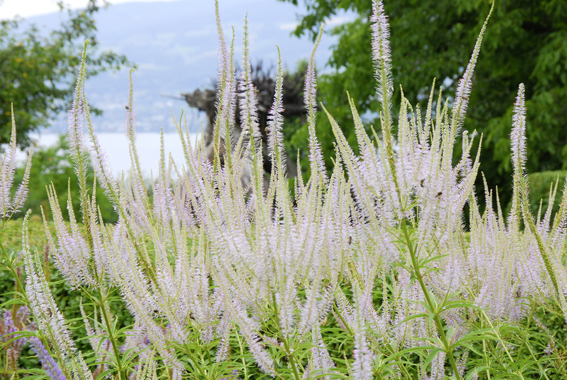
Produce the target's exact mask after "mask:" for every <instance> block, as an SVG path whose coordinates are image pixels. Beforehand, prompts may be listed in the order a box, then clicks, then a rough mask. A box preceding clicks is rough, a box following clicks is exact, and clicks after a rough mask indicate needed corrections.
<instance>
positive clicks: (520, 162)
mask: <svg viewBox="0 0 567 380" xmlns="http://www.w3.org/2000/svg"><path fill="white" fill-rule="evenodd" d="M510 140H511V142H512V162H513V165H514V185H515V186H514V194H513V203H512V207H517V204H518V203H519V204H520V207H521V210H522V215H523V219H524V223H525V224H526V225H527V226H528V228H529V229H530V232H531V233H532V234H533V235H534V236H535V238H536V242H537V246H538V249H539V253H540V255H541V258H542V260H543V262H544V264H545V268H546V269H547V273H548V274H549V278H550V279H551V283H552V284H553V287H554V288H555V291H556V294H557V295H558V296H559V297H561V298H562V299H563V298H564V296H563V292H562V291H561V289H560V288H559V284H558V282H557V276H556V275H555V270H554V269H553V263H552V261H551V260H552V259H551V258H550V257H549V254H548V248H547V247H546V244H545V243H544V241H543V239H542V237H541V233H540V231H538V229H537V227H536V224H535V221H534V217H533V215H532V213H531V210H530V202H529V194H528V193H529V191H528V183H527V180H526V178H525V176H524V170H525V162H526V104H525V88H524V84H523V83H522V84H520V86H519V88H518V96H517V98H516V103H515V104H514V116H513V120H512V132H511V134H510ZM518 191H519V194H518ZM518 198H519V199H518ZM563 303H565V301H564V300H563ZM566 306H567V305H566Z"/></svg>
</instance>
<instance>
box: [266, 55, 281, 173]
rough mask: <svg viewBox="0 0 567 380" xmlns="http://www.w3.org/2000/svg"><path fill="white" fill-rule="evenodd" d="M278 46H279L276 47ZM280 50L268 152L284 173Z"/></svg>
mask: <svg viewBox="0 0 567 380" xmlns="http://www.w3.org/2000/svg"><path fill="white" fill-rule="evenodd" d="M276 46H277V45H276ZM277 48H278V78H277V81H276V92H275V94H274V103H273V104H272V108H271V109H270V112H269V113H268V151H269V152H270V155H271V156H272V162H275V163H276V165H277V167H278V170H280V171H281V172H282V173H284V167H285V166H284V165H285V157H284V151H285V150H284V145H283V137H282V125H283V115H282V112H283V69H282V53H281V51H280V47H279V46H277Z"/></svg>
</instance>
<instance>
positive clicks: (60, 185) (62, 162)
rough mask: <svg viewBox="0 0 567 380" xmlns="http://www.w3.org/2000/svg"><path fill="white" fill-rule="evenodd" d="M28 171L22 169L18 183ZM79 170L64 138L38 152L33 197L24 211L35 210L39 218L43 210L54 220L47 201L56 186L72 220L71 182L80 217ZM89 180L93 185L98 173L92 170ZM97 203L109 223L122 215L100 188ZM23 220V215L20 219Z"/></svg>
mask: <svg viewBox="0 0 567 380" xmlns="http://www.w3.org/2000/svg"><path fill="white" fill-rule="evenodd" d="M24 171H25V167H23V166H22V167H20V168H18V169H17V171H16V181H18V183H19V182H21V181H22V178H23V176H24ZM76 180H77V179H76V177H75V169H74V167H73V162H72V160H71V158H70V152H69V143H68V142H67V137H66V136H65V135H61V136H60V137H59V140H58V142H57V143H56V144H55V145H53V146H50V147H45V148H40V149H39V150H37V151H35V152H34V156H33V160H32V169H31V176H30V184H29V195H28V198H27V200H26V202H25V204H24V207H23V208H22V209H23V210H32V213H33V214H35V215H41V209H42V208H43V211H44V213H45V214H46V217H47V219H48V220H51V219H52V217H51V208H50V207H49V200H48V199H47V191H46V187H47V186H48V185H50V184H53V187H54V189H55V191H56V192H57V196H58V199H59V204H60V205H62V206H63V207H62V211H63V216H64V217H65V218H66V219H68V218H69V215H68V211H67V207H66V205H67V201H68V199H69V184H70V183H69V181H71V187H70V188H71V200H72V204H73V210H74V212H75V215H80V199H79V198H80V194H79V188H78V186H77V185H76V184H75V183H73V182H76ZM87 180H88V181H89V182H90V183H92V182H93V180H94V171H93V169H92V167H90V166H89V168H88V175H87ZM96 196H97V202H98V205H99V207H100V211H101V213H102V216H103V219H104V221H105V222H108V223H114V222H116V221H117V220H118V215H117V214H116V212H114V209H113V207H112V204H111V203H110V202H109V201H108V199H107V198H106V196H105V195H104V192H103V190H102V189H101V188H100V187H97V193H96ZM20 216H22V217H23V215H20Z"/></svg>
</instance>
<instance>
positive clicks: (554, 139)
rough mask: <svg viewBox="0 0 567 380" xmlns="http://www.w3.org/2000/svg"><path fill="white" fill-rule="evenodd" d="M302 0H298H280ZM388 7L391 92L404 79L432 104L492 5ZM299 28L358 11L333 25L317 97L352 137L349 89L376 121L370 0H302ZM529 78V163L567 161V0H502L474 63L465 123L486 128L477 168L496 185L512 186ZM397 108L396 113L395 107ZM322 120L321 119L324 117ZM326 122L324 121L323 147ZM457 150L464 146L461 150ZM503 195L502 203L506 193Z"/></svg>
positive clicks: (461, 2) (404, 2)
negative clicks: (517, 121)
mask: <svg viewBox="0 0 567 380" xmlns="http://www.w3.org/2000/svg"><path fill="white" fill-rule="evenodd" d="M280 1H285V2H291V3H293V4H296V5H297V4H298V0H280ZM384 3H385V4H384V5H385V9H386V13H387V14H388V15H389V17H390V28H391V46H392V65H393V73H394V83H395V85H394V88H395V91H396V93H395V95H394V97H395V98H396V97H397V98H398V99H399V96H400V84H403V92H404V95H405V96H406V97H407V98H408V99H409V100H410V101H411V102H412V104H416V103H421V106H422V108H423V107H424V106H425V105H426V104H424V103H425V102H426V97H427V95H428V94H429V91H430V89H431V83H432V80H433V78H437V85H440V84H442V85H443V87H444V89H443V93H444V94H445V95H446V96H449V97H451V96H452V95H453V94H454V91H455V88H456V84H457V83H456V82H457V79H458V78H459V77H460V75H462V72H463V70H464V67H465V66H466V64H467V63H468V60H469V58H470V55H471V53H472V49H473V47H474V42H475V39H476V37H477V36H478V33H479V31H480V28H481V26H482V23H483V22H484V20H485V18H486V16H487V15H488V13H489V9H490V5H491V4H490V3H491V2H489V1H488V0H420V1H416V0H395V1H394V0H385V1H384ZM304 4H305V5H306V8H307V13H306V14H305V15H303V16H301V17H300V18H299V20H300V22H299V25H298V27H297V28H296V30H295V32H294V33H295V34H296V35H298V36H300V35H302V34H308V35H310V36H311V37H312V38H315V36H316V33H317V32H318V31H319V27H320V24H321V23H323V22H325V21H327V20H329V19H330V18H331V17H333V16H334V15H336V14H337V13H338V12H341V11H350V12H354V13H355V14H356V15H357V17H356V19H355V20H354V21H352V22H348V23H345V24H342V25H340V26H338V27H335V28H333V29H331V30H329V31H327V33H329V34H331V35H335V36H338V37H339V41H338V43H337V44H336V45H335V46H334V47H333V51H332V56H331V58H330V60H329V62H328V63H327V65H328V66H329V67H330V68H331V69H332V70H333V71H332V72H331V73H329V74H327V75H324V76H322V77H321V79H320V81H319V89H320V91H319V94H320V100H321V101H322V102H323V104H324V105H325V107H327V108H328V109H329V111H330V112H331V114H333V115H334V116H336V117H337V119H338V122H339V124H340V125H341V127H342V128H343V130H345V132H346V134H347V135H349V136H350V139H351V142H354V140H355V139H354V136H353V132H352V120H351V117H350V110H349V109H348V101H347V91H348V92H349V93H350V96H351V97H352V98H353V99H354V101H355V102H356V105H357V106H358V109H359V112H360V113H361V114H364V115H365V116H366V120H367V121H368V123H369V124H374V125H378V124H379V121H378V120H377V112H378V111H379V105H378V102H377V100H376V96H375V95H376V89H375V81H374V80H373V78H372V72H373V70H372V57H371V49H370V27H369V16H370V11H371V4H372V2H371V1H370V0H304ZM519 83H525V85H526V100H527V108H528V124H527V137H528V160H527V162H528V170H529V171H531V172H534V171H544V170H557V169H561V168H563V169H565V168H566V167H567V128H566V127H567V106H566V104H567V1H566V0H541V1H533V0H517V1H506V0H502V1H498V2H497V3H496V5H495V8H494V12H493V14H492V16H491V19H490V22H489V26H488V29H487V32H486V35H485V38H484V42H483V46H482V49H481V53H480V58H479V61H478V64H477V68H476V70H475V77H474V82H473V90H472V94H471V99H470V102H469V111H468V112H467V122H466V123H465V128H466V129H467V130H468V131H469V132H472V131H474V130H476V131H477V132H479V133H482V134H483V135H484V139H483V147H482V153H481V162H482V166H481V170H482V171H483V172H484V174H485V175H486V177H487V180H488V183H489V186H490V187H494V186H498V187H499V188H500V189H501V190H502V189H503V190H504V198H505V199H504V202H505V201H506V200H507V194H509V189H510V183H511V181H510V173H511V165H510V148H509V147H510V139H509V134H510V125H511V114H512V105H513V103H514V96H515V94H516V92H517V88H518V84H519ZM398 103H399V102H398ZM394 114H396V113H395V112H394ZM325 122H326V121H325V120H323V119H322V120H321V123H320V124H319V125H322V124H325ZM329 130H330V128H324V127H321V128H318V130H317V133H318V135H319V136H320V138H321V140H323V144H324V145H325V147H324V148H325V151H326V153H327V154H329V153H332V145H331V144H332V140H333V139H332V136H331V133H330V132H329ZM457 153H458V152H457ZM504 204H506V203H504Z"/></svg>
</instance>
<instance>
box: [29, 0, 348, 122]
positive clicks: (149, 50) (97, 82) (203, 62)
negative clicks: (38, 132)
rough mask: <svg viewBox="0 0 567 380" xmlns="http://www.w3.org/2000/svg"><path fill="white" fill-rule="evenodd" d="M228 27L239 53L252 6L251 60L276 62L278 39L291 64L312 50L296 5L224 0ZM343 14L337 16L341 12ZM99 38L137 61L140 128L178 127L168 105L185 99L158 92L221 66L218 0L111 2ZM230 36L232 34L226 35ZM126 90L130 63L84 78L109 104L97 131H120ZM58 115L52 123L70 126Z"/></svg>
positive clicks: (55, 18) (323, 49)
mask: <svg viewBox="0 0 567 380" xmlns="http://www.w3.org/2000/svg"><path fill="white" fill-rule="evenodd" d="M220 3H221V5H220V11H221V17H222V22H223V28H224V31H225V33H226V34H227V36H228V34H229V33H232V32H231V28H230V27H231V25H232V26H234V28H235V31H236V36H237V37H236V38H237V40H236V42H237V43H236V46H237V48H238V50H237V58H238V59H240V55H241V50H240V48H241V44H242V25H243V20H244V17H245V15H246V13H248V19H249V24H250V39H251V54H252V57H253V59H254V60H262V61H264V63H265V64H267V65H270V64H274V63H275V62H276V59H277V52H276V47H275V44H278V45H279V46H280V47H281V49H282V54H283V57H284V60H285V63H286V65H287V66H288V67H289V68H294V67H295V65H296V63H297V61H298V60H300V59H302V58H306V57H308V56H309V54H310V52H311V49H312V47H313V44H312V43H311V41H309V40H308V39H307V38H303V39H301V40H299V39H297V38H295V37H291V36H290V32H291V30H292V29H293V28H294V23H295V20H296V16H295V12H296V11H297V8H296V7H294V6H292V5H290V4H287V3H285V4H284V3H280V2H277V1H276V0H221V2H220ZM61 17H62V15H61V14H57V13H56V14H50V15H45V16H38V17H33V18H30V19H29V21H30V22H34V23H36V24H38V25H39V26H42V25H44V26H46V28H47V29H49V28H54V27H56V26H57V25H58V24H59V23H60V18H61ZM337 21H340V19H337ZM97 27H98V38H99V41H100V43H101V48H102V49H112V50H114V51H117V52H119V53H123V54H125V55H126V56H127V57H128V58H129V59H130V60H131V61H133V62H135V63H136V64H137V65H138V70H137V71H136V72H135V74H134V86H135V103H136V112H137V115H138V126H139V130H140V131H159V130H160V129H161V128H162V127H163V128H164V129H165V130H166V131H171V130H172V129H173V123H172V121H171V116H170V115H171V111H173V112H174V114H176V115H178V114H179V112H180V109H181V107H184V108H185V109H186V110H187V106H186V103H184V102H182V101H176V100H172V99H167V98H164V97H162V96H161V94H169V95H178V94H179V93H181V92H188V91H191V90H193V89H196V88H198V87H204V86H206V85H208V84H210V83H211V80H213V79H214V78H215V77H216V73H217V46H218V45H217V35H216V26H215V17H214V1H213V0H178V1H171V2H165V3H164V2H156V3H152V2H150V3H147V2H144V3H126V4H118V5H112V6H110V7H108V8H107V9H105V10H102V11H101V12H100V13H99V14H98V15H97ZM228 37H230V36H228ZM332 42H333V41H331V38H330V37H325V38H324V39H323V41H322V44H321V46H320V50H319V53H318V56H317V58H318V62H319V63H320V64H319V66H320V67H322V65H323V63H324V62H326V61H327V59H328V56H329V53H328V47H329V46H330V44H331V43H332ZM127 95H128V69H124V70H122V71H120V72H118V73H107V74H101V75H99V76H97V77H95V78H92V79H90V80H89V81H88V83H87V96H88V98H89V101H90V102H91V103H92V104H93V105H95V106H97V107H99V108H101V109H103V110H104V116H102V117H100V118H97V119H96V125H97V130H99V131H107V132H109V131H122V128H123V120H124V106H125V104H126V103H127ZM189 115H190V116H191V117H190V118H189V120H188V121H189V122H191V123H192V124H193V128H194V129H200V126H199V124H200V123H199V121H198V119H199V115H197V114H196V113H190V114H189ZM65 128H66V126H65V122H64V121H57V122H56V123H55V125H54V127H53V130H57V131H63V130H65Z"/></svg>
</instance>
